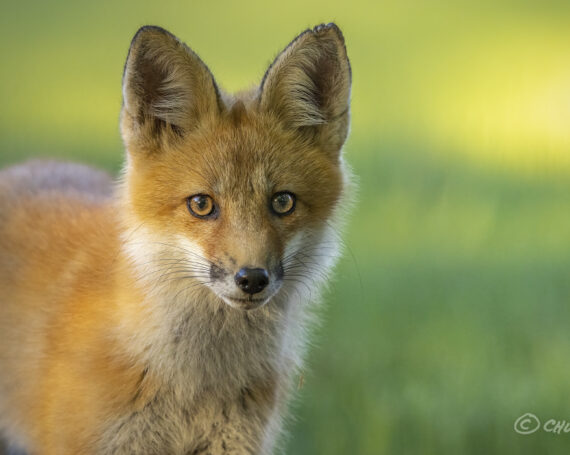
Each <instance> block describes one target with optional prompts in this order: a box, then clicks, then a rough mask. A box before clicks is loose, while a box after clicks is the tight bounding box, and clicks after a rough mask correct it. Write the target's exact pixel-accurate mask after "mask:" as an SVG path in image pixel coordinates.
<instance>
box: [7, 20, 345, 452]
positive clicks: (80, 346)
mask: <svg viewBox="0 0 570 455" xmlns="http://www.w3.org/2000/svg"><path fill="white" fill-rule="evenodd" d="M351 78H352V75H351V67H350V62H349V59H348V56H347V51H346V46H345V40H344V37H343V34H342V32H341V30H340V29H339V28H338V27H337V26H336V25H335V24H334V23H330V24H322V25H318V26H316V27H314V28H310V29H307V30H305V31H304V32H303V33H301V34H300V35H298V36H297V37H296V38H295V39H294V40H293V41H292V42H291V43H290V44H289V45H288V46H287V47H286V48H285V49H284V50H283V51H282V52H281V53H279V54H278V55H277V57H276V58H275V60H274V61H273V63H271V65H270V66H269V68H268V69H267V71H266V72H265V74H264V76H263V78H262V80H261V83H260V84H259V85H256V86H255V87H254V88H252V89H250V90H246V91H243V92H238V93H235V94H228V93H226V92H224V91H222V90H221V89H220V88H219V86H218V84H217V82H216V80H215V79H214V77H213V75H212V73H211V72H210V70H209V69H208V67H207V66H206V64H205V63H203V61H202V60H201V59H200V58H199V56H198V55H197V54H196V53H195V52H194V51H193V50H191V49H190V48H189V47H188V46H187V45H186V44H184V43H183V42H182V41H181V40H180V39H178V38H177V37H176V36H174V35H173V34H171V33H170V32H168V31H166V30H164V29H163V28H160V27H157V26H144V27H142V28H140V29H139V30H138V31H137V33H136V34H135V35H134V38H133V39H132V42H131V45H130V48H129V51H128V55H127V58H126V63H125V66H124V70H123V78H122V98H123V103H122V107H121V113H120V132H121V136H122V140H123V143H124V146H125V150H126V153H125V163H124V166H123V168H122V172H121V173H120V175H119V176H118V177H117V178H116V179H114V178H112V177H111V176H110V175H109V174H107V173H106V172H104V171H101V170H97V169H94V168H91V167H89V166H86V165H82V164H75V163H71V162H63V161H50V160H38V159H36V160H32V161H29V162H25V163H23V164H16V165H12V166H11V167H8V168H5V169H3V170H2V171H0V433H1V435H2V438H3V439H4V441H5V444H6V445H7V447H8V448H9V450H12V451H18V453H25V454H28V455H39V454H41V455H77V454H82V455H83V454H85V455H102V454H113V455H126V454H129V455H132V454H135V455H136V454H141V455H142V454H144V455H169V454H172V455H198V454H203V455H206V454H214V455H216V454H271V453H275V451H277V450H281V449H282V443H281V440H282V437H283V433H284V426H285V419H286V417H287V415H288V405H289V404H290V401H291V398H292V397H293V396H294V394H295V389H296V386H295V384H296V382H297V379H298V377H299V375H300V372H301V371H302V366H303V358H304V355H305V352H306V351H307V345H308V339H309V335H310V332H311V329H312V327H313V323H314V322H315V318H316V316H315V315H316V313H318V312H316V311H315V309H316V308H318V307H319V302H320V301H321V296H322V290H323V289H324V288H325V287H326V286H327V284H328V283H330V277H331V276H332V275H331V274H332V271H333V269H334V265H335V263H336V262H337V260H338V258H339V257H340V255H341V250H342V244H343V242H342V237H341V230H342V226H343V223H344V220H345V219H346V215H345V213H346V208H347V205H348V204H349V202H350V192H351V191H350V188H351V186H350V185H351V171H350V169H349V167H348V165H347V164H346V161H345V159H344V153H343V146H344V143H345V141H346V139H347V136H348V133H349V125H350V93H351Z"/></svg>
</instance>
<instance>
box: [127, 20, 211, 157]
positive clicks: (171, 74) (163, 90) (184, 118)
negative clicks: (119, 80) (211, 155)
mask: <svg viewBox="0 0 570 455" xmlns="http://www.w3.org/2000/svg"><path fill="white" fill-rule="evenodd" d="M220 106H221V102H220V95H219V92H218V88H217V86H216V82H215V80H214V77H213V76H212V74H211V73H210V70H209V69H208V67H207V66H206V65H205V64H204V63H203V62H202V60H200V58H199V57H198V56H197V55H196V54H195V53H194V52H192V50H191V49H190V48H188V47H187V46H186V45H185V44H184V43H182V42H180V41H179V40H178V39H177V38H176V37H175V36H174V35H172V34H170V33H169V32H167V31H166V30H164V29H162V28H160V27H155V26H145V27H142V28H141V29H139V31H138V32H137V33H136V35H135V37H134V38H133V41H132V43H131V47H130V49H129V55H128V56H127V62H126V63H125V71H124V74H123V110H122V119H121V132H122V135H123V139H124V140H125V142H126V143H127V145H128V144H129V143H130V142H131V141H132V140H133V139H134V140H137V141H138V143H139V144H147V145H151V144H156V141H157V140H160V139H161V138H162V137H163V136H164V135H166V136H183V135H184V134H185V133H187V132H188V131H191V130H192V129H194V128H195V127H196V126H197V125H198V124H199V123H200V122H201V121H202V120H204V119H205V118H207V117H212V116H215V115H216V114H217V113H218V112H219V111H220ZM151 146H152V145H151Z"/></svg>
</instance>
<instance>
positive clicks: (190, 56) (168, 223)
mask: <svg viewBox="0 0 570 455" xmlns="http://www.w3.org/2000/svg"><path fill="white" fill-rule="evenodd" d="M350 83H351V72H350V64H349V61H348V58H347V55H346V49H345V45H344V40H343V36H342V33H341V32H340V30H339V29H338V27H337V26H336V25H334V24H329V25H321V26H318V27H315V28H314V29H311V30H307V31H305V32H303V33H302V34H300V35H299V36H298V37H297V38H295V39H294V40H293V41H292V42H291V43H290V44H289V45H288V46H287V47H286V48H285V50H284V51H283V52H281V53H280V54H279V55H278V56H277V58H276V59H275V61H274V62H273V63H272V64H271V65H270V67H269V69H268V70H267V72H266V73H265V75H264V77H263V79H262V81H261V84H260V85H259V86H258V87H256V88H255V89H254V90H251V91H250V92H248V93H241V94H238V95H235V96H232V95H228V94H225V93H223V92H222V91H221V90H220V89H219V87H218V85H217V84H216V81H215V80H214V77H213V76H212V74H211V73H210V71H209V69H208V68H207V66H206V65H205V64H204V63H203V62H202V60H201V59H200V58H199V57H198V56H197V55H196V54H195V53H194V52H193V51H192V50H191V49H190V48H188V47H187V46H186V45H185V44H183V43H182V42H181V41H179V40H178V39H177V38H176V37H175V36H173V35H172V34H170V33H169V32H167V31H165V30H163V29H161V28H159V27H151V26H147V27H143V28H141V29H140V30H139V31H138V32H137V34H136V35H135V37H134V38H133V41H132V43H131V47H130V50H129V54H128V57H127V61H126V64H125V70H124V76H123V108H122V114H121V132H122V136H123V140H124V143H125V145H126V148H127V165H126V169H125V179H124V180H125V185H124V202H125V204H124V207H125V212H126V213H127V218H126V220H127V231H126V234H125V238H124V240H125V244H126V246H127V249H128V251H129V255H130V257H131V258H132V259H133V260H134V261H135V264H136V266H137V267H139V269H140V274H141V276H143V277H144V280H146V281H147V283H150V284H152V283H153V282H155V283H157V284H160V285H166V286H169V287H171V288H172V289H179V291H178V292H184V291H185V290H190V289H196V287H199V288H200V289H202V290H203V289H208V290H209V291H211V292H213V293H214V295H215V296H217V297H218V298H219V299H221V300H223V301H224V302H225V303H227V304H228V305H230V306H232V307H234V308H240V309H253V308H256V307H259V306H261V305H263V304H265V303H266V302H268V301H269V300H270V299H271V298H272V297H274V296H275V295H276V294H278V293H280V292H285V293H287V292H289V293H292V291H293V289H300V288H301V287H308V288H311V287H312V286H314V285H315V282H317V281H320V280H321V277H322V276H323V274H324V273H325V272H326V269H327V267H328V265H329V263H330V262H331V261H332V259H333V257H334V256H335V254H336V246H337V244H338V239H335V238H331V237H330V235H329V234H330V230H331V229H332V228H333V226H332V225H331V224H330V220H331V218H332V217H333V214H334V213H335V212H336V211H337V210H338V209H339V206H340V205H341V201H342V195H343V188H344V181H345V172H344V165H343V160H342V157H341V148H342V145H343V143H344V142H345V139H346V137H347V134H348V127H349V104H350Z"/></svg>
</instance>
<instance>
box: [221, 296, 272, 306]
mask: <svg viewBox="0 0 570 455" xmlns="http://www.w3.org/2000/svg"><path fill="white" fill-rule="evenodd" d="M224 299H225V300H229V301H230V302H232V303H234V304H235V305H236V306H239V307H241V308H245V309H253V308H258V307H260V306H261V305H263V304H264V303H265V302H266V301H267V300H268V299H267V298H265V299H259V298H258V299H254V298H253V297H250V298H246V299H244V298H240V297H232V296H230V295H225V296H224Z"/></svg>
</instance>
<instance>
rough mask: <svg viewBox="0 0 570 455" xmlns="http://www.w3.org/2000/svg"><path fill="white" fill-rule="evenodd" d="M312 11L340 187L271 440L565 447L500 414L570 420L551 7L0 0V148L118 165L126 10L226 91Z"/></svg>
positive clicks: (565, 67)
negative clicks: (312, 316)
mask: <svg viewBox="0 0 570 455" xmlns="http://www.w3.org/2000/svg"><path fill="white" fill-rule="evenodd" d="M329 21H335V22H336V23H337V24H338V25H339V26H340V27H341V28H342V30H343V31H344V34H345V37H346V42H347V48H348V52H349V56H350V58H351V61H352V67H353V73H354V79H353V92H352V99H353V103H352V108H353V110H352V112H353V126H352V134H351V137H350V139H349V141H348V143H347V146H346V148H345V153H346V158H347V160H348V161H349V162H350V163H351V165H352V167H353V168H354V171H355V174H356V176H357V181H358V186H359V190H358V194H357V204H356V206H355V208H354V210H353V211H352V215H351V218H350V220H351V221H350V223H349V225H348V229H347V235H346V244H347V248H346V254H345V257H344V259H343V260H342V262H341V264H340V266H339V267H338V269H337V273H336V274H335V277H334V279H333V280H332V285H331V287H330V290H329V292H328V293H327V296H326V305H325V308H324V310H323V318H322V319H323V322H322V325H321V328H320V329H319V330H317V333H316V334H315V336H314V343H313V348H312V350H311V353H310V355H309V358H308V362H307V369H306V371H305V373H304V386H303V387H302V388H301V390H300V391H299V395H298V398H297V399H296V400H295V404H294V412H293V414H294V417H293V418H292V419H291V420H290V423H289V427H288V428H289V437H288V439H287V441H286V452H287V453H291V454H327V455H332V454H408V453H409V454H443V453H445V454H447V453H449V454H475V453H477V454H478V453H481V454H490V453H497V454H510V453H513V454H537V453H568V452H569V450H570V433H567V434H551V433H547V432H545V431H542V430H539V431H538V432H536V433H534V434H532V435H527V436H524V435H519V434H517V433H516V432H515V431H514V428H513V424H514V422H515V420H516V419H517V418H518V417H519V416H521V415H522V414H524V413H526V412H531V413H533V414H536V415H537V416H538V417H539V418H540V419H541V421H542V422H545V421H546V420H548V419H557V420H568V421H570V366H569V363H570V310H569V305H570V280H569V273H568V272H569V267H570V181H569V178H570V58H569V56H570V25H569V24H570V3H568V2H554V1H545V2H530V1H519V2H509V1H502V2H496V1H481V2H466V1H465V2H463V1H455V2H452V1H444V0H441V1H430V2H427V1H426V2H422V1H416V2H411V1H398V2H396V1H393V2H382V1H353V2H348V1H346V0H345V1H339V0H328V1H318V2H310V3H309V2H304V1H299V0H292V1H288V2H270V1H267V2H262V1H249V0H245V1H241V2H229V1H216V0H212V1H209V2H191V1H186V2H173V1H163V2H148V1H136V2H135V1H125V2H111V1H97V2H86V1H75V2H71V1H60V2H40V1H28V2H19V3H15V2H14V3H10V4H8V3H7V2H4V3H3V5H2V13H1V14H0V49H1V56H2V61H1V64H0V102H1V107H0V164H2V165H6V164H8V163H12V162H16V161H21V160H24V159H26V158H28V157H32V156H33V157H37V156H52V157H53V156H55V157H62V158H72V159H74V160H79V161H83V162H87V163H92V164H95V165H98V166H102V167H104V168H106V169H108V170H110V171H112V172H116V171H117V170H118V169H119V168H120V165H121V162H122V160H123V149H122V145H121V141H120V137H119V133H118V116H119V110H120V106H121V74H122V68H123V63H124V59H125V57H126V53H127V49H128V45H129V42H130V39H131V37H132V35H133V34H134V33H135V31H136V30H137V28H138V27H139V26H141V25H145V24H156V25H161V26H163V27H165V28H167V29H169V30H170V31H172V32H173V33H175V34H176V35H178V36H179V37H180V38H181V39H182V40H184V41H185V42H187V43H188V44H189V45H190V46H191V47H192V48H193V49H194V50H195V51H196V52H197V53H199V54H200V55H201V56H202V58H203V59H204V60H205V62H206V63H207V64H208V65H209V66H210V68H211V70H212V71H213V73H214V74H215V76H216V78H217V80H218V82H219V83H220V85H221V86H222V87H224V88H226V89H228V90H237V89H240V88H244V87H249V86H251V85H252V84H255V83H258V82H259V81H260V79H261V76H262V75H263V73H264V71H265V68H266V67H267V65H268V64H269V63H270V62H271V60H272V59H273V57H274V56H275V55H276V54H277V52H278V51H279V50H280V49H281V48H283V47H284V46H285V45H286V44H287V43H288V42H289V41H290V40H291V39H292V38H293V37H294V36H295V35H296V34H297V33H298V32H300V31H302V30H303V29H305V28H307V27H310V26H313V25H316V24H318V23H321V22H329ZM39 209H41V208H39Z"/></svg>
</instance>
